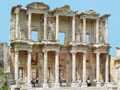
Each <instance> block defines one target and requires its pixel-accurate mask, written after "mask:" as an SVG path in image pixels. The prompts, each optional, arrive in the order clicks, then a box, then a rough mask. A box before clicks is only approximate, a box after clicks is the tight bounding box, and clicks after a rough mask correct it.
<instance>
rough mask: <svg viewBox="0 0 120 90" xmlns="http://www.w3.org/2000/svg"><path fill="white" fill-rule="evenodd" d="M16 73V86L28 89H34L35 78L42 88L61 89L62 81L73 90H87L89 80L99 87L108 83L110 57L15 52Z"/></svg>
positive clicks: (50, 52) (77, 53) (95, 54)
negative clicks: (81, 89) (82, 88)
mask: <svg viewBox="0 0 120 90" xmlns="http://www.w3.org/2000/svg"><path fill="white" fill-rule="evenodd" d="M22 55H23V56H22ZM23 58H24V59H25V60H26V61H25V60H22V59H23ZM35 58H37V59H35ZM39 58H41V59H39ZM14 70H15V82H16V85H18V86H19V85H20V84H21V83H24V84H25V85H26V86H27V88H32V84H31V80H32V79H33V78H34V77H35V78H37V79H38V86H40V87H43V88H49V87H52V86H53V87H55V88H59V87H61V85H60V78H61V79H62V82H63V83H66V84H65V85H66V86H70V87H80V86H81V87H87V79H88V78H89V79H90V80H91V84H92V85H96V86H97V87H100V86H101V83H104V85H107V84H108V83H109V54H108V53H99V52H98V53H92V54H91V53H89V54H88V53H86V52H76V51H71V52H67V53H66V52H65V53H62V52H60V51H59V50H57V51H47V50H43V51H42V52H39V53H37V54H35V53H33V51H32V50H28V51H22V50H15V69H14ZM103 72H105V73H103ZM22 81H23V82H22Z"/></svg>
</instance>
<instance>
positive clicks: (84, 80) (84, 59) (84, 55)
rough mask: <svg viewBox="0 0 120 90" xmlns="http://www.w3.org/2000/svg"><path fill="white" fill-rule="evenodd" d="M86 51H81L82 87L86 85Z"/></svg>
mask: <svg viewBox="0 0 120 90" xmlns="http://www.w3.org/2000/svg"><path fill="white" fill-rule="evenodd" d="M86 78H87V77H86V52H83V82H82V87H87V83H86V80H87V79H86Z"/></svg>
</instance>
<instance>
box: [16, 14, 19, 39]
mask: <svg viewBox="0 0 120 90" xmlns="http://www.w3.org/2000/svg"><path fill="white" fill-rule="evenodd" d="M18 33H19V12H17V13H16V39H18Z"/></svg>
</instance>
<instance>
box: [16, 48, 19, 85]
mask: <svg viewBox="0 0 120 90" xmlns="http://www.w3.org/2000/svg"><path fill="white" fill-rule="evenodd" d="M18 52H19V51H18V50H15V83H16V85H17V86H18V54H19V53H18Z"/></svg>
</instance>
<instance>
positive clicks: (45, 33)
mask: <svg viewBox="0 0 120 90" xmlns="http://www.w3.org/2000/svg"><path fill="white" fill-rule="evenodd" d="M44 40H47V14H46V13H45V14H44Z"/></svg>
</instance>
